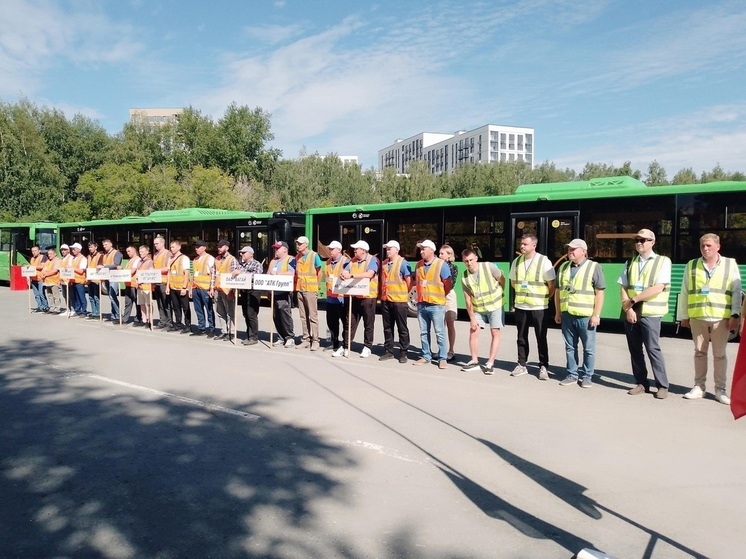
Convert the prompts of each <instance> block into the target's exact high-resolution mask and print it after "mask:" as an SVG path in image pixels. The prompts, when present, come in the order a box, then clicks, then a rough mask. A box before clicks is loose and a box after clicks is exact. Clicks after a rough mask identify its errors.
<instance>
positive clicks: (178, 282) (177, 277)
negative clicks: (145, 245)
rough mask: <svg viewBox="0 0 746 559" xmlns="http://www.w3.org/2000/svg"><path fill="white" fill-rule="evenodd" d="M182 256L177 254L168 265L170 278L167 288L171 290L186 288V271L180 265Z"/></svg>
mask: <svg viewBox="0 0 746 559" xmlns="http://www.w3.org/2000/svg"><path fill="white" fill-rule="evenodd" d="M183 260H184V255H183V254H181V253H178V254H177V255H176V256H175V257H174V258H173V259H172V260H171V262H170V263H169V265H168V268H169V277H170V278H171V280H170V283H169V286H170V287H171V288H172V289H186V288H187V274H186V273H187V271H188V268H187V269H185V268H184V265H183V264H182V262H183Z"/></svg>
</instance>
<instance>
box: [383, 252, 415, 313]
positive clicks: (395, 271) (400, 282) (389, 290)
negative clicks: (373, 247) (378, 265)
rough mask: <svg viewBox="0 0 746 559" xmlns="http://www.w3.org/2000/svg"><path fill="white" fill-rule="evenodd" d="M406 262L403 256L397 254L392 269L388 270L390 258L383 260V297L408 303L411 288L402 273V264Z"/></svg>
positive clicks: (396, 301)
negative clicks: (409, 288)
mask: <svg viewBox="0 0 746 559" xmlns="http://www.w3.org/2000/svg"><path fill="white" fill-rule="evenodd" d="M403 262H404V258H403V257H402V256H397V257H396V258H394V261H393V262H392V263H391V269H390V270H387V268H388V264H389V260H388V258H387V259H386V260H384V262H383V265H382V266H383V270H381V299H383V300H384V301H391V302H392V303H406V302H407V301H409V290H408V289H407V282H406V280H405V279H404V278H403V277H402V275H401V266H402V263H403Z"/></svg>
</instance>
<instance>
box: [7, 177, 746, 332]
mask: <svg viewBox="0 0 746 559" xmlns="http://www.w3.org/2000/svg"><path fill="white" fill-rule="evenodd" d="M643 228H646V229H651V230H652V231H653V232H655V234H656V245H655V251H656V252H657V253H660V254H663V255H666V256H669V257H670V258H671V260H672V262H673V277H672V284H671V288H672V289H671V292H672V296H671V297H670V299H669V313H668V314H667V315H666V317H664V321H667V322H673V321H674V316H675V308H676V298H677V295H678V290H679V286H680V284H681V278H682V274H683V271H684V266H685V264H686V262H687V261H688V260H690V259H692V258H695V257H698V256H699V238H700V236H702V235H703V234H704V233H716V234H717V235H719V236H720V239H721V245H722V250H721V252H722V254H724V255H726V256H730V257H733V258H735V259H736V260H737V262H739V264H740V265H741V274H742V276H746V182H732V181H725V182H714V183H707V184H694V185H675V186H647V185H645V184H644V183H642V182H640V181H638V180H635V179H633V178H631V177H612V178H601V179H593V180H589V181H576V182H566V183H543V184H528V185H521V186H519V187H518V188H517V189H516V191H515V193H514V194H510V195H505V196H492V197H481V198H464V199H437V200H427V201H419V202H401V203H388V204H361V205H359V206H344V207H334V208H318V209H310V210H308V212H306V213H305V214H301V213H285V212H274V213H269V212H261V213H260V212H242V211H228V210H219V209H203V208H190V209H184V210H173V211H157V212H153V213H152V214H150V215H149V216H144V217H126V218H123V219H118V220H95V221H87V222H78V223H44V222H42V223H0V281H3V280H4V281H9V280H10V277H11V273H12V272H13V267H16V268H17V267H18V266H21V265H23V264H25V263H27V261H28V258H29V254H30V249H31V246H32V245H34V244H36V245H38V246H40V247H42V248H44V247H45V246H48V245H56V246H58V247H59V245H60V244H61V243H67V244H70V243H73V242H79V243H80V244H81V245H83V247H85V246H86V243H87V242H88V241H89V240H91V239H93V240H97V241H101V240H102V239H104V238H109V239H111V240H112V241H113V242H114V244H115V246H117V247H119V248H120V249H123V248H124V247H125V246H127V245H128V244H136V245H140V244H146V245H151V246H152V240H153V238H154V237H155V236H158V235H160V236H163V237H164V238H165V239H166V240H167V241H169V242H170V241H171V240H179V241H181V243H182V246H184V248H183V249H182V250H183V251H184V252H185V253H186V254H192V252H193V248H192V247H193V243H194V242H195V241H196V240H197V239H203V240H205V241H207V243H208V250H213V251H214V249H215V247H216V245H217V242H218V241H219V240H221V239H227V240H229V241H231V243H232V245H233V246H236V247H241V246H245V245H251V246H252V247H253V248H254V250H255V257H256V258H257V259H258V260H260V261H262V262H264V263H265V265H266V263H267V262H268V261H269V260H270V259H271V258H272V255H273V254H272V248H271V246H272V244H273V243H275V242H277V241H285V242H287V243H288V246H289V247H291V253H292V252H293V249H294V247H295V245H294V242H293V241H294V240H295V239H296V238H297V237H299V236H300V235H306V236H307V237H308V238H309V239H311V244H312V247H314V248H316V250H317V251H318V252H319V253H320V255H321V256H322V258H325V257H326V256H327V253H326V249H325V247H326V245H328V244H329V243H330V242H331V241H333V240H338V241H340V242H341V243H342V245H343V246H345V247H349V246H350V244H352V243H354V242H355V241H357V240H360V239H362V240H365V241H367V242H368V244H369V245H370V247H371V252H372V253H373V254H377V255H379V257H380V258H383V257H384V255H383V249H382V246H383V244H384V243H385V242H386V241H388V240H390V239H394V240H397V241H399V243H400V245H401V254H402V256H404V257H405V258H407V260H408V261H410V262H412V263H413V262H415V261H417V260H418V259H419V254H418V251H417V242H418V241H421V240H424V239H430V240H432V241H434V242H435V244H436V245H437V246H441V245H442V244H449V245H451V246H452V247H453V249H454V252H455V254H456V255H457V257H458V255H459V254H460V252H461V250H463V249H464V248H467V247H469V248H474V249H475V250H476V252H477V254H478V255H479V256H480V259H482V260H487V261H490V262H495V263H496V264H497V265H498V266H499V267H500V268H501V269H502V270H503V272H504V273H507V272H508V269H509V266H510V262H511V261H512V260H513V258H515V255H516V254H517V251H518V247H519V245H520V239H521V236H522V235H523V234H525V233H534V234H536V235H537V237H538V239H539V244H538V247H537V250H538V251H539V252H540V253H542V254H545V255H547V256H549V257H550V258H551V259H552V261H553V262H554V263H555V265H556V266H557V265H559V264H560V263H561V262H562V260H563V259H564V258H565V255H566V248H565V245H566V244H567V243H568V242H570V240H571V239H573V238H582V239H584V240H585V241H586V242H587V243H588V255H589V257H591V258H592V259H593V260H595V261H597V262H599V263H600V264H601V267H602V269H603V271H604V275H605V277H606V281H607V285H609V286H613V285H615V284H616V280H617V278H618V277H619V274H620V273H621V271H622V269H623V266H624V262H625V261H626V260H627V259H629V258H630V257H632V256H634V254H635V249H634V245H633V239H634V237H635V234H636V232H637V231H638V230H640V229H643ZM348 251H349V249H348ZM349 252H351V251H349ZM457 265H458V266H459V268H460V269H463V266H461V265H460V264H459V263H457ZM457 295H458V301H459V307H460V308H464V302H463V296H462V293H461V290H460V286H458V285H457ZM506 305H509V297H506ZM619 308H620V301H619V290H617V289H609V290H607V295H606V303H605V305H604V318H619Z"/></svg>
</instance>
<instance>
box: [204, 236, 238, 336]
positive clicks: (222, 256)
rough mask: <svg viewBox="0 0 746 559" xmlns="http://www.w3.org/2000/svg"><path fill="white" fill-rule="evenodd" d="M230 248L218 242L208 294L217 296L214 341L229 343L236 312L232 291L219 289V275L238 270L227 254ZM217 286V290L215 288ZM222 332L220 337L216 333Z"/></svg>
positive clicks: (223, 241)
mask: <svg viewBox="0 0 746 559" xmlns="http://www.w3.org/2000/svg"><path fill="white" fill-rule="evenodd" d="M230 248H231V244H230V242H228V241H226V240H225V239H223V240H222V241H219V242H218V256H217V258H216V259H215V279H214V282H213V288H212V289H211V290H210V294H211V295H212V294H217V298H216V303H215V314H217V315H218V324H217V329H216V330H215V339H216V340H224V341H226V342H227V341H230V339H231V332H233V329H234V328H235V325H236V310H235V302H234V299H233V297H234V293H233V290H232V289H228V288H224V287H220V274H233V272H234V271H235V270H237V269H238V261H237V260H236V258H235V257H234V256H233V255H232V254H231V253H230V252H228V251H229V250H230ZM216 285H217V289H216V288H215V286H216ZM220 330H222V331H223V335H222V336H221V335H220V334H219V333H218V332H219V331H220Z"/></svg>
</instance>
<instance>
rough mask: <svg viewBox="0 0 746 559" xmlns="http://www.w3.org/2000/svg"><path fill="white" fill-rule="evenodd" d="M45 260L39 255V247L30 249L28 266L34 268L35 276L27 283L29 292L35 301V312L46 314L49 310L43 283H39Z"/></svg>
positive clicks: (44, 257)
mask: <svg viewBox="0 0 746 559" xmlns="http://www.w3.org/2000/svg"><path fill="white" fill-rule="evenodd" d="M46 260H47V258H46V256H44V255H43V254H42V253H41V248H40V247H38V246H36V245H34V246H32V247H31V259H30V260H29V265H31V266H33V267H34V268H36V275H35V276H34V277H32V278H29V282H30V283H31V291H33V293H34V299H36V310H35V312H47V311H48V310H49V304H48V303H47V298H46V297H45V296H44V283H43V282H42V281H41V271H42V269H43V267H44V262H46Z"/></svg>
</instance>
